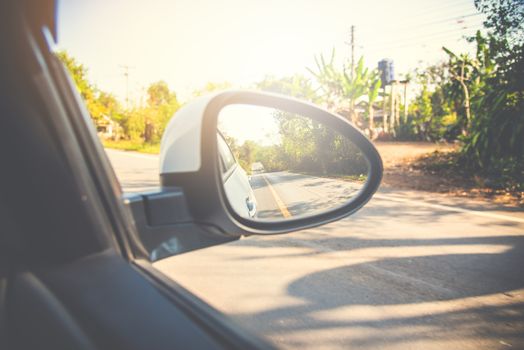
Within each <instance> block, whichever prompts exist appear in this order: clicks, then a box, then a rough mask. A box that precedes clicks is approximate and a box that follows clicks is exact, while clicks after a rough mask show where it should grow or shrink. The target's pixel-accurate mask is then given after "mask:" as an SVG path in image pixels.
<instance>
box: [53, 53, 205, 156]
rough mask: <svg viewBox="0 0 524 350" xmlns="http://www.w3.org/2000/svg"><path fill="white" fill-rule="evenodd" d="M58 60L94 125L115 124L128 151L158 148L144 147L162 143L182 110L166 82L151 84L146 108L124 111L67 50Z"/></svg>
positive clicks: (60, 54) (58, 54)
mask: <svg viewBox="0 0 524 350" xmlns="http://www.w3.org/2000/svg"><path fill="white" fill-rule="evenodd" d="M57 57H58V58H59V59H60V60H61V61H62V62H63V63H64V65H65V67H66V68H67V70H68V71H69V73H70V75H71V77H72V79H73V81H74V83H75V86H76V88H77V89H78V92H79V93H80V96H81V97H82V98H83V100H84V102H85V103H86V106H87V110H88V111H89V113H90V115H91V117H92V119H93V121H94V123H95V124H100V123H102V122H106V121H105V119H103V117H106V118H109V119H110V120H112V121H113V122H116V123H117V124H118V125H119V126H120V128H121V130H122V133H121V134H117V137H118V138H123V139H124V140H127V141H122V142H121V144H122V147H124V148H125V149H130V150H134V149H137V150H141V151H144V150H146V149H156V148H155V147H152V148H151V147H149V146H145V145H144V144H150V145H155V144H158V143H159V141H160V138H161V137H162V134H163V133H164V129H165V127H166V125H167V123H168V121H169V119H171V117H172V116H173V114H174V113H175V112H176V111H177V109H178V108H179V107H180V103H179V102H178V100H177V97H176V94H175V93H174V92H172V91H170V89H169V87H168V85H167V83H166V82H164V81H158V82H155V83H152V84H150V85H149V87H148V88H147V105H146V106H140V107H133V108H131V109H128V110H124V109H123V108H122V106H121V105H120V103H119V102H118V100H117V99H116V98H115V97H114V96H113V95H112V94H109V93H107V92H104V91H101V90H99V89H98V88H96V87H95V86H94V85H92V84H91V83H90V82H89V80H88V79H87V69H86V68H85V67H84V65H82V64H80V63H78V62H77V61H76V60H75V59H74V58H73V57H71V56H69V54H67V52H65V51H61V52H58V53H57ZM208 88H210V87H208ZM106 141H107V142H110V141H108V140H106ZM111 145H113V146H114V145H115V143H114V142H113V143H111Z"/></svg>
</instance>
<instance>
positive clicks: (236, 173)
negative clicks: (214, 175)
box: [217, 133, 257, 218]
mask: <svg viewBox="0 0 524 350" xmlns="http://www.w3.org/2000/svg"><path fill="white" fill-rule="evenodd" d="M217 139H218V154H219V157H220V164H221V167H222V176H223V181H224V190H225V191H226V195H227V197H228V198H229V199H230V202H231V206H232V207H233V209H234V210H235V211H236V212H238V213H242V215H243V216H245V217H251V218H252V217H254V216H255V214H256V210H257V204H256V199H255V195H254V194H253V189H252V188H251V184H250V183H249V178H248V176H247V174H246V171H245V170H244V169H242V167H241V166H240V165H239V164H238V162H237V161H236V159H235V156H234V155H233V152H231V149H230V148H229V146H228V144H227V143H226V140H225V139H224V137H223V136H222V135H221V134H220V133H219V137H218V138H217Z"/></svg>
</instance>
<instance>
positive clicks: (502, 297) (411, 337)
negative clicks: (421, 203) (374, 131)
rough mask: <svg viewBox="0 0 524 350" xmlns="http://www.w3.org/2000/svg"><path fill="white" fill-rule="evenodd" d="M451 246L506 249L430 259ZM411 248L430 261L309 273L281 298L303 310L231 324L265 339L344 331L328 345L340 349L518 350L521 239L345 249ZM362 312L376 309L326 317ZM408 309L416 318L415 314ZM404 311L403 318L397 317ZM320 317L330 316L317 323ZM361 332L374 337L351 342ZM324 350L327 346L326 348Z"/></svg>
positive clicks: (389, 261)
mask: <svg viewBox="0 0 524 350" xmlns="http://www.w3.org/2000/svg"><path fill="white" fill-rule="evenodd" d="M450 245H451V246H452V245H456V246H461V247H462V246H464V247H474V246H477V245H485V246H487V247H489V246H497V247H499V248H500V247H502V248H504V249H499V251H498V252H494V253H462V254H435V248H437V250H438V247H439V246H450ZM330 246H332V245H330ZM417 246H418V247H425V246H432V247H434V248H433V249H432V253H433V254H435V255H424V256H412V257H411V256H410V257H401V258H383V259H381V258H378V259H377V260H374V261H370V262H364V263H357V264H350V265H345V266H341V267H336V268H331V269H326V270H322V271H319V272H315V273H311V274H308V275H305V276H303V277H301V278H299V279H296V280H294V281H293V282H292V283H290V284H289V285H288V287H287V294H288V295H289V296H291V297H294V298H296V299H298V300H300V301H302V302H303V304H300V305H296V304H293V305H291V306H285V307H277V308H273V309H270V310H266V311H262V312H259V313H257V314H255V315H253V314H238V315H235V318H237V319H240V320H241V322H242V323H243V324H248V325H249V324H251V325H252V326H255V322H254V321H255V320H256V328H257V329H258V331H259V333H261V334H264V335H269V336H272V335H273V336H280V335H282V334H300V333H301V332H306V333H307V332H311V331H314V330H332V331H335V332H336V331H337V330H340V329H344V330H345V332H344V333H343V334H345V335H340V333H336V334H337V337H338V338H337V339H336V340H335V339H333V342H334V343H333V344H331V345H332V346H340V345H341V344H344V345H345V346H347V347H349V346H354V347H359V348H369V349H374V348H380V347H388V346H391V345H393V344H397V345H399V344H403V345H408V344H413V343H415V342H417V341H421V340H426V341H430V342H431V341H435V342H443V343H445V342H446V341H457V342H461V341H468V340H472V341H473V343H468V346H470V345H471V344H474V343H475V342H479V341H480V342H481V343H478V344H484V346H486V344H487V343H486V342H488V343H489V344H491V345H489V346H490V347H492V346H493V344H495V345H496V346H500V343H499V341H502V342H503V343H507V344H511V345H512V346H513V347H514V348H523V347H524V332H523V330H524V296H523V295H522V294H519V293H522V290H523V289H524V269H523V268H522V267H523V266H524V237H522V236H499V237H496V236H492V237H472V238H456V239H453V238H451V239H447V238H444V239H429V240H428V239H420V240H416V239H400V240H396V239H377V240H374V239H373V240H369V239H358V238H352V239H347V242H346V248H345V250H351V249H359V248H370V247H373V248H381V247H383V248H388V247H394V248H396V249H403V248H404V247H417ZM474 251H475V250H474ZM273 257H274V255H271V258H273ZM519 290H520V291H519ZM516 291H519V292H516ZM493 295H497V301H498V303H495V304H490V303H489V302H471V300H472V299H473V298H476V297H480V298H482V297H484V298H489V297H491V296H493ZM466 300H469V301H470V303H469V304H467V303H466V302H465V301H466ZM446 302H451V303H454V304H448V305H452V306H451V307H447V308H444V309H442V310H440V311H439V309H438V307H437V311H435V310H433V311H431V310H432V309H431V308H430V309H429V310H430V311H429V312H428V311H425V310H424V307H425V306H424V305H428V304H430V303H436V304H438V305H440V306H442V305H446ZM465 303H466V304H465ZM420 305H422V308H421V307H420ZM362 306H364V307H366V306H370V307H371V306H372V307H374V310H375V311H374V312H373V313H372V315H374V316H375V317H367V315H362V314H359V315H357V316H355V317H352V316H349V319H347V320H344V319H341V318H340V317H338V318H331V317H329V315H330V314H331V313H336V312H337V311H338V310H341V309H342V310H343V309H346V308H351V307H362ZM391 307H394V308H400V310H401V311H397V312H399V313H398V314H395V313H391V312H390V313H387V312H386V313H385V314H384V315H383V316H381V315H380V310H386V309H387V308H391ZM417 307H418V309H417ZM384 308H386V309H384ZM412 308H415V309H417V310H419V312H418V313H417V312H415V313H413V312H412ZM410 310H411V311H410ZM402 311H404V312H405V313H407V314H408V315H407V316H403V313H402ZM319 313H321V314H323V315H328V316H327V317H326V316H324V317H318V314H319ZM349 315H350V314H349ZM377 315H378V316H377ZM362 329H367V330H369V331H368V332H364V333H363V334H370V333H371V334H374V335H375V336H373V337H370V336H365V337H364V336H356V335H355V333H354V332H352V331H351V330H353V331H355V330H362ZM298 338H300V337H298ZM291 339H292V341H290V343H287V344H288V345H292V346H297V347H298V346H307V345H308V344H305V343H301V341H300V340H297V338H295V337H293V338H291ZM324 341H325V339H324ZM482 342H484V343H482ZM443 343H442V344H443ZM337 344H338V345H337ZM459 344H460V343H459ZM309 345H310V346H311V344H309ZM319 345H320V344H319ZM323 345H324V346H325V347H330V344H327V345H326V344H323ZM479 346H480V345H479Z"/></svg>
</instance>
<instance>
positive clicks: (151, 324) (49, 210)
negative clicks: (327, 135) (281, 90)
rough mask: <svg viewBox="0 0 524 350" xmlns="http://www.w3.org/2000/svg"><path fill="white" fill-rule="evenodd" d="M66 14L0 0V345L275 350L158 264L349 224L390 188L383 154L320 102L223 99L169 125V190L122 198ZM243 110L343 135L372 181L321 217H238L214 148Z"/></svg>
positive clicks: (165, 157) (48, 0)
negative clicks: (67, 51) (63, 19)
mask: <svg viewBox="0 0 524 350" xmlns="http://www.w3.org/2000/svg"><path fill="white" fill-rule="evenodd" d="M55 19H56V3H55V1H52V0H39V1H36V0H34V1H32V0H27V1H16V0H7V1H3V2H1V3H0V47H1V50H2V55H1V57H0V70H1V73H0V76H2V79H0V85H1V89H0V90H1V91H2V93H1V94H0V114H1V115H2V127H0V159H2V171H0V225H1V227H2V228H1V230H0V240H1V244H0V249H1V253H0V259H1V262H0V266H1V269H0V348H2V349H36V348H38V349H224V348H227V349H265V348H271V347H272V346H271V345H270V344H268V343H267V342H265V341H264V340H262V339H260V338H258V337H256V336H254V335H251V334H250V333H249V332H246V331H245V330H243V329H242V327H241V326H239V325H237V324H235V323H233V322H232V321H231V320H230V319H229V318H227V317H226V316H224V315H223V314H222V313H220V312H218V311H217V310H215V309H213V308H212V307H210V306H209V305H208V304H206V303H205V302H203V301H202V300H200V299H199V298H197V297H196V296H195V295H194V294H192V293H190V292H189V291H187V290H186V289H184V288H183V287H182V286H180V285H179V284H178V283H176V282H175V281H173V280H171V279H169V278H168V277H166V276H165V275H163V274H162V273H160V272H159V271H158V270H156V269H155V268H154V267H153V265H152V261H153V260H155V259H158V258H160V257H165V256H169V255H174V254H181V253H188V252H190V251H192V250H197V249H202V248H204V247H209V246H213V245H218V244H223V243H227V242H231V241H234V240H238V239H240V237H242V236H247V235H255V234H258V235H261V234H277V233H287V232H291V231H294V230H299V229H303V228H308V227H313V226H318V225H321V224H324V223H327V222H332V221H334V220H338V219H340V218H343V217H346V216H347V215H350V214H352V213H354V212H355V211H356V210H358V209H359V208H361V207H362V206H363V205H364V204H365V203H366V202H367V201H368V200H369V199H370V198H371V196H372V195H373V193H374V192H375V191H376V189H377V187H378V185H379V183H380V179H381V175H382V165H381V164H382V163H381V160H380V156H379V155H378V153H377V152H376V149H375V148H374V146H373V145H372V144H371V143H370V142H369V141H368V140H367V139H366V137H365V136H364V135H363V134H362V133H361V132H360V131H358V130H357V129H356V128H355V127H353V126H352V125H351V124H350V123H348V122H347V121H345V120H344V119H342V118H340V117H338V116H336V115H334V114H331V113H329V112H327V111H325V110H323V109H321V108H319V107H316V106H313V105H310V104H307V103H304V102H301V101H297V100H293V99H289V98H287V97H283V96H278V95H270V94H261V93H256V92H249V91H229V92H221V93H217V94H215V95H212V96H206V97H202V98H200V99H198V100H196V101H195V102H193V103H190V104H187V105H186V106H184V107H182V108H181V109H180V110H179V111H178V112H177V116H176V117H175V118H173V119H172V121H171V122H170V124H169V125H168V127H167V128H166V131H165V134H164V135H163V139H162V145H161V155H160V174H159V176H160V180H161V187H160V188H159V189H158V190H155V191H150V192H147V193H137V194H133V195H124V194H123V193H122V190H121V187H120V185H119V183H118V180H117V178H116V176H115V173H114V171H113V169H112V167H111V164H110V163H109V160H108V158H107V156H106V154H105V152H104V149H103V147H102V145H101V143H100V141H99V140H98V138H97V135H96V129H95V128H94V126H93V124H92V121H91V119H90V117H89V115H88V113H87V110H86V108H85V106H84V103H83V101H82V100H81V98H80V96H79V94H78V92H77V91H76V89H75V87H74V85H73V83H72V80H71V79H70V77H69V76H68V74H67V72H66V70H65V68H64V66H63V65H62V64H61V62H60V61H59V60H58V59H57V58H56V56H55V55H54V54H53V50H52V49H53V46H54V44H55V42H56V38H57V29H56V20H55ZM233 102H237V103H247V104H263V105H267V106H280V107H282V106H284V107H285V108H289V109H291V110H298V111H302V112H304V113H307V114H308V115H310V116H311V117H312V118H315V120H317V121H322V122H325V123H326V124H329V125H332V126H333V127H335V128H337V130H339V131H340V132H341V133H343V134H344V135H346V136H347V137H349V138H351V140H352V141H353V142H354V143H355V144H356V145H358V146H359V147H360V149H361V150H362V152H363V154H364V155H365V156H366V157H367V158H368V161H369V164H370V170H369V174H368V179H369V181H368V182H367V184H366V186H364V187H363V189H362V190H361V191H360V192H359V194H358V195H357V196H356V197H355V198H353V199H352V201H351V202H349V203H347V204H346V205H344V206H340V207H337V208H335V209H333V210H330V211H327V212H324V213H320V214H317V215H314V216H310V217H304V218H295V219H291V220H282V221H279V222H257V221H254V220H252V218H251V212H252V211H253V210H254V208H251V209H250V208H249V205H248V203H246V207H247V208H246V209H245V210H247V211H248V212H249V215H247V216H242V215H239V214H238V213H237V212H236V211H235V210H234V208H233V207H234V206H237V205H238V206H241V204H235V203H234V201H230V200H228V196H227V193H226V192H228V191H229V192H230V191H237V190H231V189H229V190H228V187H229V185H228V182H227V180H226V182H225V183H224V181H223V179H224V176H223V175H224V173H223V169H221V168H220V166H219V162H220V161H221V159H222V160H224V159H223V158H220V157H219V156H218V153H217V147H219V143H220V142H221V141H220V140H221V137H220V136H219V135H218V134H217V123H216V119H217V112H218V111H219V110H220V109H221V108H223V107H224V106H225V105H227V104H228V103H233ZM181 144H183V145H184V147H181V146H180V145H181ZM221 147H222V149H224V147H223V145H222V146H221ZM223 155H226V154H223ZM233 168H234V169H233ZM239 168H240V167H239V166H238V165H236V162H235V164H233V165H232V167H231V168H230V169H229V170H231V169H233V170H235V169H236V170H235V171H238V175H235V176H236V177H237V180H238V181H239V182H240V181H243V182H244V184H243V186H245V180H246V179H245V173H242V172H241V171H240V169H239ZM243 191H245V192H243V193H242V194H238V197H239V198H240V199H239V201H241V199H242V198H243V197H244V196H246V193H247V197H249V196H250V195H251V192H250V191H249V189H248V188H247V186H245V188H244V189H243ZM235 196H237V195H236V194H235V195H234V196H233V197H235ZM159 249H162V254H159V253H156V252H158V250H159Z"/></svg>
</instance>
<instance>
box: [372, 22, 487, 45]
mask: <svg viewBox="0 0 524 350" xmlns="http://www.w3.org/2000/svg"><path fill="white" fill-rule="evenodd" d="M467 29H480V28H478V27H477V26H476V25H469V26H466V27H462V28H455V29H452V30H448V31H439V32H433V33H429V34H425V35H417V36H412V37H408V38H406V37H404V38H400V39H398V40H390V41H388V42H382V43H373V44H372V45H367V46H366V45H364V46H363V47H364V48H383V47H384V45H388V44H391V42H392V41H394V42H395V44H399V43H401V44H403V43H409V42H411V41H412V40H416V41H420V40H427V39H432V38H434V37H435V36H441V35H443V34H450V33H452V34H455V33H456V34H459V33H461V32H464V31H466V30H467Z"/></svg>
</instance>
